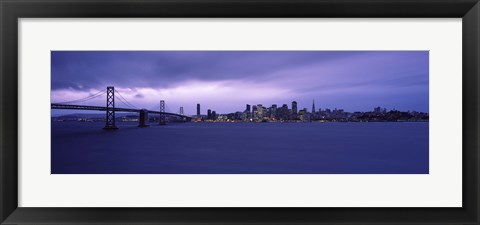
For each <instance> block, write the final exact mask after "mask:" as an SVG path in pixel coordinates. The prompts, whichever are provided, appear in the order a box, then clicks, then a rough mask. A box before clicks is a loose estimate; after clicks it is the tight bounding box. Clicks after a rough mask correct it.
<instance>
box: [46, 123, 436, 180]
mask: <svg viewBox="0 0 480 225" xmlns="http://www.w3.org/2000/svg"><path fill="white" fill-rule="evenodd" d="M103 126H104V124H103V123H96V122H93V123H89V122H84V123H82V122H52V173H53V174H415V173H420V174H425V173H428V171H429V170H428V168H429V164H428V156H429V155H428V123H174V124H169V125H166V126H159V125H153V124H152V125H151V126H150V127H147V128H139V127H136V123H119V124H117V126H119V128H120V129H119V130H116V131H104V130H102V129H101V128H102V127H103Z"/></svg>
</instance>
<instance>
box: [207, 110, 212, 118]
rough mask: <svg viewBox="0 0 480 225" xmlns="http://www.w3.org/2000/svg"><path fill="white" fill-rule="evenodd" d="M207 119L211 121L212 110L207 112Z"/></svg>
mask: <svg viewBox="0 0 480 225" xmlns="http://www.w3.org/2000/svg"><path fill="white" fill-rule="evenodd" d="M207 119H209V120H211V119H212V110H211V109H209V110H207Z"/></svg>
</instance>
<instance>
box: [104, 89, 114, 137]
mask: <svg viewBox="0 0 480 225" xmlns="http://www.w3.org/2000/svg"><path fill="white" fill-rule="evenodd" d="M105 119H106V121H105V127H104V128H103V129H104V130H116V129H118V127H117V126H115V88H114V87H113V86H108V87H107V110H106V118H105Z"/></svg>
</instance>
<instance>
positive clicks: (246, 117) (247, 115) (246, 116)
mask: <svg viewBox="0 0 480 225" xmlns="http://www.w3.org/2000/svg"><path fill="white" fill-rule="evenodd" d="M243 115H244V121H250V119H251V118H252V116H251V111H250V105H249V104H247V105H246V108H245V111H244V112H243Z"/></svg>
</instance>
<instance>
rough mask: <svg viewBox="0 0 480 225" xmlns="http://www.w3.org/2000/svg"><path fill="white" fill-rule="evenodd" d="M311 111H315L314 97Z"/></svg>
mask: <svg viewBox="0 0 480 225" xmlns="http://www.w3.org/2000/svg"><path fill="white" fill-rule="evenodd" d="M312 113H315V99H313V102H312Z"/></svg>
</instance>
